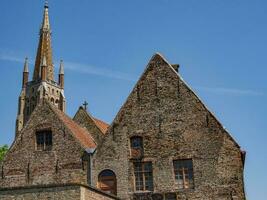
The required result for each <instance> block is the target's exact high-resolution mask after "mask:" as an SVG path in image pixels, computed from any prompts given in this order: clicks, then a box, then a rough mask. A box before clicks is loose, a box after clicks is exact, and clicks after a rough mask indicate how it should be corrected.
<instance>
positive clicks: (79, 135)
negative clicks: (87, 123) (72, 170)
mask: <svg viewBox="0 0 267 200" xmlns="http://www.w3.org/2000/svg"><path fill="white" fill-rule="evenodd" d="M51 107H52V109H53V110H54V111H55V113H56V114H57V115H58V116H59V118H60V119H61V120H62V122H63V123H64V124H65V125H66V126H67V128H68V129H69V130H70V131H71V132H72V133H73V135H74V136H75V137H76V139H77V140H78V141H79V142H80V143H81V145H82V146H83V147H84V148H86V149H87V148H96V143H95V141H94V139H93V137H92V136H91V135H90V133H89V132H88V131H87V129H85V128H82V127H80V126H79V125H78V124H77V123H76V122H74V121H73V120H72V119H71V118H70V117H68V116H67V115H66V114H65V113H64V112H62V111H61V110H59V109H57V108H55V107H54V106H51Z"/></svg>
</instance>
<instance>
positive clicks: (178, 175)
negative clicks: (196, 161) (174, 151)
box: [173, 159, 194, 189]
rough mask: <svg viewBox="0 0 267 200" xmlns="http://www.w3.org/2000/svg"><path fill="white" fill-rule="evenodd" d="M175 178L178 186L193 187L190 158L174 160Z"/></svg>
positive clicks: (183, 187)
mask: <svg viewBox="0 0 267 200" xmlns="http://www.w3.org/2000/svg"><path fill="white" fill-rule="evenodd" d="M173 166H174V173H175V180H176V182H177V183H178V188H180V189H186V188H193V187H194V181H193V162H192V160H191V159H187V160H174V161H173Z"/></svg>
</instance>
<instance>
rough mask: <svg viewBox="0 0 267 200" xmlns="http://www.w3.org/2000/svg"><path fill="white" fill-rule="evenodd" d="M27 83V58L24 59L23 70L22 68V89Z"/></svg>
mask: <svg viewBox="0 0 267 200" xmlns="http://www.w3.org/2000/svg"><path fill="white" fill-rule="evenodd" d="M28 81H29V66H28V58H27V57H26V58H25V62H24V68H23V76H22V88H25V87H26V84H27V83H28Z"/></svg>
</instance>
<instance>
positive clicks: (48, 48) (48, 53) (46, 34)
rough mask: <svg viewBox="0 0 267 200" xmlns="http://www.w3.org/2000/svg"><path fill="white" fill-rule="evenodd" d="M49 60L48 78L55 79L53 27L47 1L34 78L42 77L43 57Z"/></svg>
mask: <svg viewBox="0 0 267 200" xmlns="http://www.w3.org/2000/svg"><path fill="white" fill-rule="evenodd" d="M44 57H45V58H46V62H47V72H46V73H47V76H46V78H47V80H50V81H54V66H53V58H52V45H51V27H50V23H49V14H48V3H47V1H46V2H45V6H44V14H43V21H42V27H41V29H40V38H39V45H38V49H37V55H36V60H35V67H34V73H33V80H39V79H40V78H41V77H40V75H41V73H40V71H41V64H42V61H43V58H44Z"/></svg>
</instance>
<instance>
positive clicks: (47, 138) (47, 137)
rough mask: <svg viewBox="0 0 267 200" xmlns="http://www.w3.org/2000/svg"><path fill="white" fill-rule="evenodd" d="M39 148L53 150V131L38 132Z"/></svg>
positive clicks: (37, 141) (37, 142)
mask: <svg viewBox="0 0 267 200" xmlns="http://www.w3.org/2000/svg"><path fill="white" fill-rule="evenodd" d="M36 144H37V150H51V148H52V132H51V131H47V130H45V131H38V132H37V133H36Z"/></svg>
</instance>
